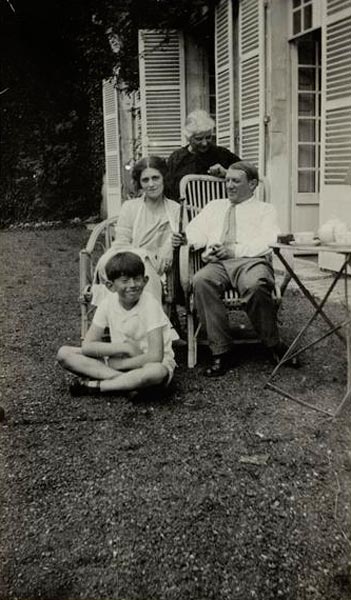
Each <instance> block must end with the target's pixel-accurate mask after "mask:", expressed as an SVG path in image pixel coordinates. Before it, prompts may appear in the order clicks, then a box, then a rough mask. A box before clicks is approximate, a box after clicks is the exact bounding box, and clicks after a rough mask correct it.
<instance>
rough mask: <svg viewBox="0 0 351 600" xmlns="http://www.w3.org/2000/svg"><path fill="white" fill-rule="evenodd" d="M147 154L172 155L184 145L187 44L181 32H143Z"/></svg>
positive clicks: (142, 99)
mask: <svg viewBox="0 0 351 600" xmlns="http://www.w3.org/2000/svg"><path fill="white" fill-rule="evenodd" d="M139 70H140V105H141V133H142V153H143V156H149V155H151V154H154V155H158V156H163V157H165V158H166V157H168V156H169V155H170V154H171V153H172V152H173V151H174V150H176V148H179V147H180V146H182V145H184V143H185V138H184V135H183V125H184V120H185V84H184V43H183V36H182V34H181V33H180V32H178V31H167V32H165V31H158V30H140V31H139Z"/></svg>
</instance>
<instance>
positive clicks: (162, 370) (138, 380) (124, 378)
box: [100, 363, 169, 392]
mask: <svg viewBox="0 0 351 600" xmlns="http://www.w3.org/2000/svg"><path fill="white" fill-rule="evenodd" d="M115 373H116V371H115ZM168 376H169V372H168V369H167V368H166V367H165V366H164V365H162V364H161V363H149V364H146V365H144V366H143V367H141V368H140V369H133V370H132V371H128V372H127V373H121V374H120V375H119V376H117V377H114V378H108V379H105V380H104V381H101V382H100V390H101V391H102V392H113V391H115V392H123V391H130V390H140V389H142V388H147V387H150V386H153V385H160V384H161V383H164V382H165V381H167V378H168Z"/></svg>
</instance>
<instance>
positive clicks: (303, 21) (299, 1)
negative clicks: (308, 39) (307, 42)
mask: <svg viewBox="0 0 351 600" xmlns="http://www.w3.org/2000/svg"><path fill="white" fill-rule="evenodd" d="M312 26H313V0H292V34H293V35H298V34H299V33H303V32H305V31H308V30H309V29H312Z"/></svg>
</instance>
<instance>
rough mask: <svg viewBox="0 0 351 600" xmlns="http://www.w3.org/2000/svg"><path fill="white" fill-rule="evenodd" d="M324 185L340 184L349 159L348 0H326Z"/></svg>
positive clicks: (350, 5) (350, 45)
mask: <svg viewBox="0 0 351 600" xmlns="http://www.w3.org/2000/svg"><path fill="white" fill-rule="evenodd" d="M324 40H325V46H324V47H325V66H326V71H325V90H324V92H325V93H324V119H323V125H324V146H325V152H324V161H323V170H322V176H323V181H324V185H343V184H344V181H345V176H346V173H347V170H348V168H349V166H350V163H351V0H327V3H326V26H325V36H324Z"/></svg>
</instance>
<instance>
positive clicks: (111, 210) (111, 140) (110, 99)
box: [102, 80, 121, 217]
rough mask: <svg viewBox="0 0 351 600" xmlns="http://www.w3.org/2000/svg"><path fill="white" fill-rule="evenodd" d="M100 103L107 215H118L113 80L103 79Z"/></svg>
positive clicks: (118, 162) (117, 141) (117, 145)
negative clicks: (101, 107) (101, 104)
mask: <svg viewBox="0 0 351 600" xmlns="http://www.w3.org/2000/svg"><path fill="white" fill-rule="evenodd" d="M102 101H103V102H102V103H103V118H104V146H105V170H106V195H107V216H108V217H114V216H115V215H118V213H119V209H120V207H121V159H120V137H119V120H118V94H117V90H116V88H115V87H114V81H113V80H111V81H110V80H107V81H103V84H102Z"/></svg>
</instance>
